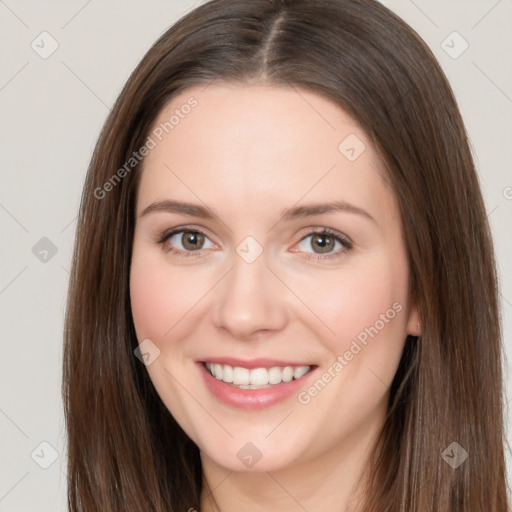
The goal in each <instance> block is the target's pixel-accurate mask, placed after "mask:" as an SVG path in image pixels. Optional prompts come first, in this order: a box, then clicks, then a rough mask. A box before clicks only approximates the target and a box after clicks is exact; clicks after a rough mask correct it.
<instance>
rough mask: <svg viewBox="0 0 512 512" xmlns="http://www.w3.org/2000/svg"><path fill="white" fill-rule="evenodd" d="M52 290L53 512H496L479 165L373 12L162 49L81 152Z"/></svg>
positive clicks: (421, 73) (228, 1)
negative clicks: (61, 284)
mask: <svg viewBox="0 0 512 512" xmlns="http://www.w3.org/2000/svg"><path fill="white" fill-rule="evenodd" d="M72 276H73V277H72V281H71V286H70V291H69V299H68V310H67V318H66V331H65V353H64V382H63V395H64V400H65V412H66V421H67V428H68V444H69V447H68V451H69V455H68V475H69V477H68V478H69V492H68V494H69V507H70V510H73V511H93V510H94V511H97V510H110V511H121V510H144V511H149V510H154V511H162V512H163V511H170V510H173V511H177V510H189V511H190V510H201V511H214V510H215V511H217V510H219V511H222V512H229V511H231V510H235V509H236V510H240V509H241V510H251V511H256V510H268V509H269V508H270V507H279V508H280V509H283V510H309V511H316V510H318V511H320V510H322V511H324V510H340V511H341V510H351V511H356V510H357V511H359V510H365V511H380V510H389V511H403V512H405V511H434V510H435V511H436V512H440V511H451V512H453V511H464V512H468V511H475V512H476V511H477V510H478V511H482V510H486V511H491V510H492V511H505V510H507V494H506V483H505V462H504V453H503V440H504V439H503V418H502V374H501V371H502V368H501V364H502V363H501V341H500V326H499V318H498V308H497V283H496V272H495V266H494V256H493V249H492V241H491V237H490V231H489V226H488V224H487V221H486V214H485V209H484V204H483V201H482V196H481V193H480V190H479V184H478V180H477V176H476V173H475V169H474V164H473V162H472V158H471V153H470V150H469V147H468V142H467V137H466V133H465V129H464V125H463V122H462V119H461V117H460V114H459V111H458V109H457V106H456V102H455V99H454V97H453V94H452V91H451V89H450V87H449V85H448V83H447V81H446V78H445V77H444V75H443V73H442V71H441V70H440V68H439V66H438V64H437V62H436V61H435V59H434V57H433V56H432V53H431V52H430V51H429V49H428V48H427V47H426V45H425V44H424V43H423V42H422V41H421V39H420V38H419V37H418V36H417V35H416V34H415V33H414V31H412V30H411V29H410V28H409V27H408V26H407V25H406V24H405V23H404V22H403V21H401V20H400V19H399V18H398V17H397V16H395V15H394V14H393V13H391V12H390V11H389V10H387V9H386V8H384V7H383V6H381V5H380V4H378V3H376V2H373V1H369V0H346V1H344V0H294V1H291V0H254V1H251V2H244V1H237V0H235V1H233V0H213V1H211V2H208V3H206V4H204V5H201V6H200V7H198V8H197V9H195V10H194V11H192V12H191V13H189V14H188V15H187V16H185V17H184V18H183V19H181V20H180V21H179V22H178V23H177V24H176V25H174V26H173V27H172V28H171V29H169V31H167V32H166V33H165V34H164V35H163V36H162V37H161V38H160V39H159V40H158V41H157V42H156V43H155V45H154V46H153V47H152V48H151V49H150V50H149V52H148V53H147V55H146V56H145V57H144V59H143V60H142V62H141V63H140V64H139V66H138V67H137V69H136V70H135V71H134V73H133V74H132V76H131V77H130V79H129V80H128V82H127V84H126V86H125V88H124V89H123V91H122V93H121V95H120V97H119V99H118V101H117V102H116V104H115V106H114V108H113V110H112V113H111V114H110V116H109V118H108V119H107V121H106V124H105V126H104V128H103V131H102V133H101V136H100V139H99V141H98V144H97V147H96V150H95V153H94V155H93V158H92V161H91V165H90V168H89V172H88V175H87V179H86V183H85V186H84V192H83V199H82V204H81V210H80V217H79V223H78V228H77V238H76V246H75V254H74V262H73V270H72Z"/></svg>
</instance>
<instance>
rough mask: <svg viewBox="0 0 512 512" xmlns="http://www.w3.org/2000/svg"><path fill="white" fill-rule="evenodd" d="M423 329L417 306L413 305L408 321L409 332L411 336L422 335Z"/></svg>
mask: <svg viewBox="0 0 512 512" xmlns="http://www.w3.org/2000/svg"><path fill="white" fill-rule="evenodd" d="M422 330H423V329H422V325H421V322H420V317H419V313H418V309H417V307H416V306H412V307H411V309H410V311H409V319H408V322H407V334H409V335H410V336H421V333H422Z"/></svg>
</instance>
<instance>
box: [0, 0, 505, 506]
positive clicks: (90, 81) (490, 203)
mask: <svg viewBox="0 0 512 512" xmlns="http://www.w3.org/2000/svg"><path fill="white" fill-rule="evenodd" d="M198 3H200V2H193V1H191V0H173V1H170V0H168V1H163V0H160V1H159V0H152V1H144V2H142V1H137V2H135V1H131V2H126V1H125V2H121V1H120V0H118V1H100V0H89V1H84V0H72V1H70V0H67V1H66V2H64V1H60V2H57V1H49V2H44V3H43V2H40V1H22V0H5V1H2V0H0V44H1V48H2V65H1V66H0V116H1V117H0V118H1V123H0V125H1V128H0V129H1V133H0V140H1V144H2V146H1V147H2V152H1V155H2V159H1V165H0V175H1V187H0V230H1V237H2V250H1V252H0V258H1V265H0V322H1V326H2V329H1V342H2V346H1V347H2V357H1V358H0V389H1V395H0V471H1V473H0V511H3V512H31V511H38V512H42V511H52V512H55V511H64V510H66V507H65V504H66V494H65V493H66V484H65V482H66V480H65V441H64V439H65V437H64V421H63V414H62V403H61V398H60V379H61V361H62V327H63V316H64V310H65V297H66V290H67V281H68V277H69V268H70V260H71V252H72V246H73V237H74V230H75V227H76V221H75V220H76V215H77V208H78V205H79V199H80V194H81V187H82V183H83V179H84V176H85V172H86V168H87V165H88V162H89V159H90V156H91V152H92V149H93V147H94V143H95V141H96V138H97V136H98V135H99V131H100V128H101V126H102V123H103V121H104V120H105V117H106V115H107V113H108V111H109V107H110V106H111V105H112V104H113V102H114V100H115V98H116V97H117V95H118V93H119V92H120V89H121V87H122V85H123V84H124V82H125V81H126V79H127V78H128V76H129V74H130V72H131V71H132V69H133V68H134V67H135V65H136V64H137V63H138V61H139V60H140V59H141V58H142V56H143V55H144V53H145V52H146V51H147V49H148V48H149V46H150V44H151V43H152V42H153V41H154V40H155V39H156V38H157V37H158V36H159V35H160V34H161V33H162V32H164V31H165V30H166V29H167V27H168V26H169V25H171V24H172V23H173V22H174V21H175V20H177V19H178V18H179V17H181V15H183V14H184V13H185V12H187V11H189V10H190V9H191V8H192V7H193V6H194V5H197V4H198ZM384 3H385V4H386V5H387V6H388V7H390V8H391V9H393V10H394V11H395V12H396V13H397V14H399V15H400V16H401V17H402V18H404V19H405V20H406V21H407V22H408V23H409V24H410V25H411V26H412V27H413V28H414V29H415V30H417V31H418V32H419V34H420V35H421V36H422V37H423V38H424V39H425V41H426V42H427V44H428V45H429V46H430V47H431V48H432V50H433V51H434V53H435V54H436V56H437V58H438V59H439V61H440V63H441V66H442V67H443V69H444V70H445V72H446V74H447V76H448V78H449V80H450V82H451V84H452V86H453V89H454V91H455V94H456V97H457V99H458V102H459V105H460V109H461V111H462V115H463V117H464V119H465V122H466V126H467V129H468V133H469V136H470V139H471V143H472V147H473V153H474V156H475V159H476V163H477V167H478V170H479V174H480V177H481V182H482V189H483V194H484V198H485V202H486V206H487V210H488V215H489V219H490V222H491V225H492V229H493V233H494V237H495V243H496V251H497V257H498V264H499V271H500V275H501V286H502V290H501V294H502V299H503V300H502V312H503V328H504V338H505V344H506V350H507V354H510V353H511V351H512V335H511V327H512V274H511V270H510V265H507V264H508V263H509V262H510V261H511V259H512V258H511V257H512V242H511V236H510V233H512V230H511V227H512V173H511V171H510V169H511V161H512V154H511V153H512V151H511V146H512V116H511V111H512V99H511V98H512V84H511V81H512V73H511V68H512V59H511V51H510V50H511V48H512V30H511V29H512V1H511V0H499V1H496V0H472V1H462V0H460V1H445V0H415V1H412V0H400V1H399V0H388V1H385V2H384ZM44 31H46V32H48V33H49V34H50V36H48V35H42V36H41V35H40V34H41V33H42V32H44ZM454 31H456V32H458V33H459V34H460V37H459V36H458V35H456V34H455V35H454V34H453V32H454ZM54 41H55V42H54ZM443 41H444V43H443ZM465 41H466V42H467V44H468V45H469V46H468V48H467V49H466V50H465V51H464V52H463V53H461V52H462V50H463V49H464V47H465V45H466V43H465ZM52 44H53V45H56V44H58V48H57V49H56V50H55V51H54V53H52V54H51V55H47V53H49V52H50V50H51V49H52ZM31 45H33V46H34V48H33V47H32V46H31ZM459 54H460V55H459ZM41 55H42V56H41ZM43 57H46V58H43ZM41 239H43V240H41ZM55 251H56V252H55ZM509 373H510V372H509ZM511 384H512V382H511V381H510V377H509V376H508V374H507V397H508V398H509V399H510V397H512V388H511ZM511 432H512V431H511ZM510 438H512V436H510V435H509V439H510ZM41 443H43V444H41ZM507 457H508V460H509V462H511V461H512V459H511V458H510V452H508V453H507ZM469 461H471V453H470V454H469ZM45 466H48V467H47V468H46V469H45V468H44V467H45Z"/></svg>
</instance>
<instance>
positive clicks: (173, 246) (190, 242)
mask: <svg viewBox="0 0 512 512" xmlns="http://www.w3.org/2000/svg"><path fill="white" fill-rule="evenodd" d="M159 243H161V244H162V246H163V248H164V250H165V251H167V252H173V253H175V254H178V255H180V256H192V255H191V254H187V253H191V252H196V251H200V250H201V249H211V248H213V247H215V244H214V243H213V242H212V241H211V240H210V239H209V238H208V237H207V236H206V235H205V234H204V233H203V232H201V231H198V230H196V229H183V228H179V229H174V230H172V231H171V232H166V233H164V234H163V235H162V237H161V238H160V240H159Z"/></svg>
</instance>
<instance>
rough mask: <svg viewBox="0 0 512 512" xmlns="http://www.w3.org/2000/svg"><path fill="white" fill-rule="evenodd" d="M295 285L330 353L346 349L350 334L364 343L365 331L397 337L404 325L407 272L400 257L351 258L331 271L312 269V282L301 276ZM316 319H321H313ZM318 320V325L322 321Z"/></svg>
mask: <svg viewBox="0 0 512 512" xmlns="http://www.w3.org/2000/svg"><path fill="white" fill-rule="evenodd" d="M295 290H296V291H297V292H298V294H300V296H301V297H305V300H304V302H305V303H306V304H307V305H308V306H309V308H310V310H311V311H312V312H313V313H314V318H313V317H312V315H311V313H309V314H308V317H311V318H312V321H313V322H315V325H317V327H315V330H316V331H317V332H318V333H323V334H322V339H323V341H324V343H325V344H326V345H328V348H329V351H330V352H335V353H337V354H339V353H340V352H343V351H345V350H348V349H349V347H350V344H351V342H352V341H353V340H354V339H358V338H359V339H360V340H362V341H363V342H364V340H365V336H366V338H368V337H370V335H369V333H368V331H371V332H372V333H373V334H374V333H375V328H376V329H377V330H378V331H379V338H391V339H396V338H397V337H398V340H399V341H401V338H402V334H403V331H404V329H405V325H406V318H405V316H406V315H405V311H406V309H407V307H406V302H407V292H408V273H407V265H406V262H405V259H403V258H401V257H400V255H398V254H394V257H390V258H386V257H378V258H377V257H375V258H374V259H373V261H361V260H359V261H357V264H354V265H347V266H346V267H344V268H342V269H339V270H337V271H336V272H328V273H323V274H320V273H319V274H317V275H316V278H315V286H312V284H311V281H310V280H308V279H307V278H301V280H300V281H299V282H297V283H296V287H295ZM319 321H321V324H320V323H319ZM322 324H323V325H322Z"/></svg>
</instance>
